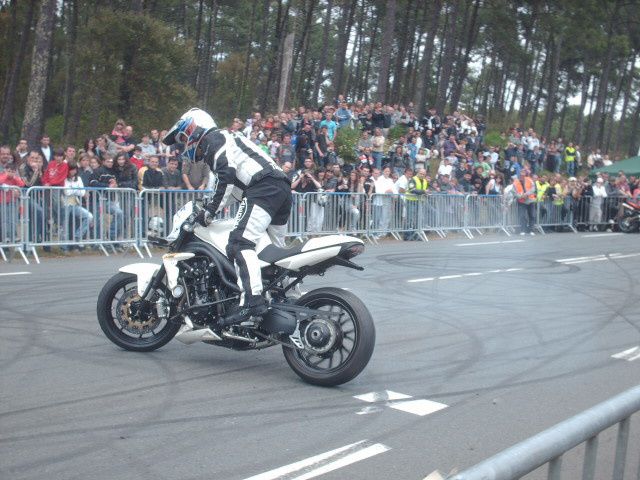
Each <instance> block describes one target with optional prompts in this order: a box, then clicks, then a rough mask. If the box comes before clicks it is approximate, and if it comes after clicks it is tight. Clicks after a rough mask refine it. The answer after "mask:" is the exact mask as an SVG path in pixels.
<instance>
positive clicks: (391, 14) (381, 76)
mask: <svg viewBox="0 0 640 480" xmlns="http://www.w3.org/2000/svg"><path fill="white" fill-rule="evenodd" d="M396 8H397V4H396V0H389V1H387V2H386V11H385V13H384V25H383V27H382V44H381V46H380V67H379V70H378V93H377V98H378V101H379V102H383V103H386V102H387V100H388V97H389V94H388V90H387V87H388V85H389V63H390V61H391V46H392V44H393V37H394V33H395V28H394V27H395V23H396Z"/></svg>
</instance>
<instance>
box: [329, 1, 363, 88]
mask: <svg viewBox="0 0 640 480" xmlns="http://www.w3.org/2000/svg"><path fill="white" fill-rule="evenodd" d="M357 4H358V0H350V1H349V3H346V2H344V3H343V4H342V9H341V10H342V14H341V15H340V20H339V21H338V45H337V48H336V51H335V61H334V64H333V82H332V87H333V88H332V90H333V95H334V97H335V98H337V97H338V95H339V94H341V93H344V92H343V91H342V90H343V87H344V83H345V82H344V63H345V57H346V54H347V48H348V46H349V37H350V36H351V29H352V28H353V21H354V20H355V14H356V9H357V6H358V5H357ZM352 56H353V54H352Z"/></svg>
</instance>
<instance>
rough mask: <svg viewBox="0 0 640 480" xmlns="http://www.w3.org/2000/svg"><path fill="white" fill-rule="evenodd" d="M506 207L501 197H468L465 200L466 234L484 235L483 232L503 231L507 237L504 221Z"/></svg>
mask: <svg viewBox="0 0 640 480" xmlns="http://www.w3.org/2000/svg"><path fill="white" fill-rule="evenodd" d="M505 208H506V205H505V203H504V200H503V197H502V196H501V195H467V197H466V198H465V212H466V213H467V215H466V216H465V221H466V222H465V232H467V233H469V232H470V230H475V231H476V232H478V233H480V234H482V230H486V229H492V230H502V231H504V232H505V233H506V234H507V235H509V232H508V231H507V229H506V227H505V225H504V223H503V220H504V214H505Z"/></svg>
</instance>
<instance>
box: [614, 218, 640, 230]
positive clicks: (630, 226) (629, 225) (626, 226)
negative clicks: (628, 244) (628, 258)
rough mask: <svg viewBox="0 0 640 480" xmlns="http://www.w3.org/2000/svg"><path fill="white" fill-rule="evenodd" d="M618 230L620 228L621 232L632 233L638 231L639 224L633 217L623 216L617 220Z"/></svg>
mask: <svg viewBox="0 0 640 480" xmlns="http://www.w3.org/2000/svg"><path fill="white" fill-rule="evenodd" d="M618 228H620V231H621V232H624V233H633V232H637V231H638V228H640V223H638V221H637V220H636V218H635V215H628V216H627V215H625V216H624V217H622V218H621V219H620V220H618Z"/></svg>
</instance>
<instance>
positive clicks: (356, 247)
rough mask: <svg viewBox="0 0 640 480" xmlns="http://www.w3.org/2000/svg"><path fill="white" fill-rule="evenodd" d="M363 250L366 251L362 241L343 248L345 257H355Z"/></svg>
mask: <svg viewBox="0 0 640 480" xmlns="http://www.w3.org/2000/svg"><path fill="white" fill-rule="evenodd" d="M362 252H364V245H363V244H361V243H355V244H353V245H350V246H348V247H346V248H345V249H344V250H343V254H344V255H343V256H344V257H345V258H353V257H355V256H357V255H360V254H361V253H362Z"/></svg>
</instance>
